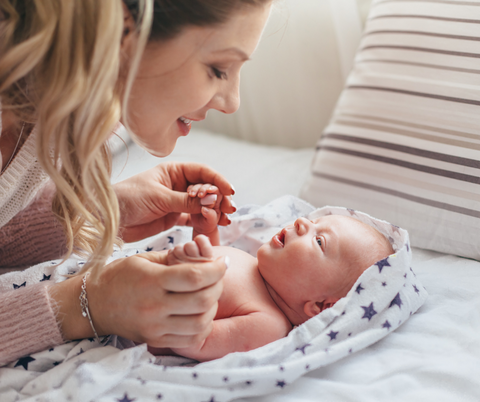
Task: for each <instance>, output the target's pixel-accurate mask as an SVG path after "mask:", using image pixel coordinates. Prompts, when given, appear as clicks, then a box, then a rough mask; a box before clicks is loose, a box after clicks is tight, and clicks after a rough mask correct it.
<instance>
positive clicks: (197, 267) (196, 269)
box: [158, 257, 227, 292]
mask: <svg viewBox="0 0 480 402" xmlns="http://www.w3.org/2000/svg"><path fill="white" fill-rule="evenodd" d="M226 268H227V267H226V264H225V258H224V257H220V258H217V259H216V260H215V261H211V262H201V263H196V264H193V263H187V264H180V265H172V266H162V270H161V273H160V274H159V275H158V282H159V285H160V286H161V287H162V288H163V289H164V290H166V291H168V292H195V291H197V290H200V289H203V288H206V287H209V286H212V285H213V284H215V283H217V282H218V281H219V280H220V279H222V278H223V276H224V275H225V270H226Z"/></svg>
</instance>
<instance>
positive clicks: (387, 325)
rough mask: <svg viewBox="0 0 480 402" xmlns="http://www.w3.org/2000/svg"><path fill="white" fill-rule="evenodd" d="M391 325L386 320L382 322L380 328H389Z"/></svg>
mask: <svg viewBox="0 0 480 402" xmlns="http://www.w3.org/2000/svg"><path fill="white" fill-rule="evenodd" d="M391 327H392V326H391V325H390V323H389V322H388V320H386V321H385V322H384V323H383V324H382V328H387V329H388V330H390V328H391Z"/></svg>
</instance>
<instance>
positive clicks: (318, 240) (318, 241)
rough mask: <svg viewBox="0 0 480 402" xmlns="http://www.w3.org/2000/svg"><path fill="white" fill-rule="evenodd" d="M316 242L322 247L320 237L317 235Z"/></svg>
mask: <svg viewBox="0 0 480 402" xmlns="http://www.w3.org/2000/svg"><path fill="white" fill-rule="evenodd" d="M317 244H318V245H319V246H320V247H322V239H320V238H319V237H317Z"/></svg>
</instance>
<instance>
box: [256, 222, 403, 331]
mask: <svg viewBox="0 0 480 402" xmlns="http://www.w3.org/2000/svg"><path fill="white" fill-rule="evenodd" d="M393 252H394V251H393V249H392V246H391V245H390V243H389V241H388V240H387V239H386V238H385V236H383V235H382V234H381V233H380V232H379V231H378V230H376V229H374V228H373V227H371V226H369V225H367V224H365V223H362V222H360V221H358V220H356V219H353V218H350V217H347V216H341V215H327V216H323V217H321V218H318V219H315V220H314V221H310V220H308V219H305V218H299V219H297V220H296V221H295V223H294V224H293V225H290V226H287V227H285V228H284V229H282V230H281V231H280V233H278V234H276V235H275V236H273V237H272V239H271V240H270V242H269V243H265V244H264V245H263V246H262V247H260V249H259V250H258V253H257V258H258V269H259V271H260V274H261V275H262V277H263V278H264V279H265V282H266V283H267V288H268V290H269V292H270V294H271V295H272V298H273V299H274V301H275V302H276V303H277V305H278V306H279V307H280V308H281V309H282V311H283V312H284V313H285V315H286V316H287V318H288V319H289V320H290V322H291V323H292V324H294V325H299V324H301V323H303V322H305V321H306V320H308V319H309V318H311V317H313V316H315V315H317V314H318V313H320V312H321V311H322V310H324V309H326V308H329V307H331V306H333V305H334V304H335V303H336V302H337V301H338V300H339V299H341V298H342V297H345V296H346V295H347V293H348V292H349V291H350V289H351V288H352V286H353V285H354V284H355V282H356V280H357V279H358V277H359V276H360V275H361V274H362V273H363V272H364V271H365V270H366V269H367V268H368V267H370V266H371V265H373V264H375V262H377V261H380V260H382V259H384V258H386V257H388V256H389V255H390V254H392V253H393Z"/></svg>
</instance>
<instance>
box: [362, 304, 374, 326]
mask: <svg viewBox="0 0 480 402" xmlns="http://www.w3.org/2000/svg"><path fill="white" fill-rule="evenodd" d="M360 307H361V308H363V310H364V312H365V313H364V314H363V317H362V318H368V321H370V320H371V319H372V317H373V316H374V315H375V314H377V312H376V311H375V309H374V308H373V302H372V303H370V305H369V306H368V307H366V306H360Z"/></svg>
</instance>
